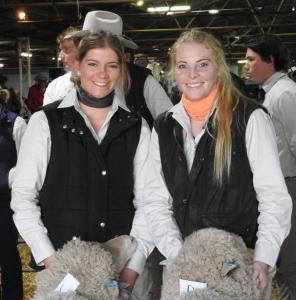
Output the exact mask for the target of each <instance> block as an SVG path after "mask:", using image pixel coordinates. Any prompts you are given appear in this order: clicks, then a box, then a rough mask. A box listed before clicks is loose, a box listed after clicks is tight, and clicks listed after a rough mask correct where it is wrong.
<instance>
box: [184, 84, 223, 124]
mask: <svg viewBox="0 0 296 300" xmlns="http://www.w3.org/2000/svg"><path fill="white" fill-rule="evenodd" d="M218 93H219V88H218V87H216V88H215V89H213V90H212V91H211V92H210V94H209V95H208V96H206V97H205V98H202V99H199V100H197V101H190V100H188V99H187V98H186V96H185V95H184V94H182V98H181V101H182V103H183V106H184V108H185V110H186V112H187V114H188V115H189V117H190V118H192V119H196V120H197V121H204V120H205V118H206V117H207V115H208V113H209V112H210V110H211V109H212V107H213V104H214V102H215V100H216V99H217V96H218Z"/></svg>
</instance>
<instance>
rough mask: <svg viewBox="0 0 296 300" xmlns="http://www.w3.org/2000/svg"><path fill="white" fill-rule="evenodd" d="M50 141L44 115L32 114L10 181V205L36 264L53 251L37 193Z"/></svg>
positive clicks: (44, 169) (41, 181) (43, 173)
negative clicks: (12, 179) (13, 175)
mask: <svg viewBox="0 0 296 300" xmlns="http://www.w3.org/2000/svg"><path fill="white" fill-rule="evenodd" d="M50 148H51V140H50V133H49V127H48V123H47V119H46V116H45V114H44V112H43V111H40V112H36V113H35V114H33V115H32V117H31V119H30V122H29V124H28V127H27V130H26V132H25V134H24V136H23V140H22V143H21V147H20V151H19V157H18V161H17V165H16V171H15V178H14V181H13V184H12V199H11V208H12V209H13V211H14V215H13V219H14V222H15V224H16V227H17V229H18V231H19V233H20V235H21V236H22V237H23V238H24V240H25V241H26V243H27V244H28V246H29V247H30V248H31V251H32V254H33V256H34V258H35V260H36V262H37V263H38V264H39V263H40V262H41V261H42V260H44V259H45V258H47V257H49V256H51V255H52V254H53V253H54V251H55V250H54V247H53V246H52V244H51V242H50V240H49V238H48V236H47V230H46V228H45V227H44V225H43V223H42V220H41V214H40V207H39V205H38V195H39V191H40V190H41V187H42V185H43V182H44V179H45V174H46V169H47V164H48V160H49V157H50Z"/></svg>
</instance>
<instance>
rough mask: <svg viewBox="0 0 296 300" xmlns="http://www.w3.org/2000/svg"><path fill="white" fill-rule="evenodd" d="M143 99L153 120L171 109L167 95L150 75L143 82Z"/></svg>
mask: <svg viewBox="0 0 296 300" xmlns="http://www.w3.org/2000/svg"><path fill="white" fill-rule="evenodd" d="M144 98H145V100H146V105H147V107H148V109H149V111H150V112H151V115H152V117H153V119H154V120H155V119H156V117H157V116H158V115H159V114H161V113H163V112H165V111H168V110H170V109H171V108H172V107H173V103H172V101H171V100H170V98H169V97H168V95H167V93H166V92H165V90H164V89H163V87H162V86H161V85H160V83H159V82H158V81H157V80H156V79H155V78H154V77H153V76H152V75H148V77H147V78H146V80H145V84H144Z"/></svg>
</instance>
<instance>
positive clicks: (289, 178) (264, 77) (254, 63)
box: [245, 34, 296, 299]
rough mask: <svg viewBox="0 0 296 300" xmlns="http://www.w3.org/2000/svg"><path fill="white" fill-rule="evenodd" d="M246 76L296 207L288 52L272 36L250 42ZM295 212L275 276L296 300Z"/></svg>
mask: <svg viewBox="0 0 296 300" xmlns="http://www.w3.org/2000/svg"><path fill="white" fill-rule="evenodd" d="M246 48H247V51H246V59H247V62H246V64H245V69H246V74H247V76H248V78H249V79H250V80H252V81H253V82H255V83H257V84H259V85H260V86H261V89H262V91H263V92H264V94H265V98H264V101H263V105H264V106H265V107H266V108H267V109H268V112H269V113H270V116H271V119H272V121H273V125H274V128H275V132H276V139H277V140H276V141H277V147H278V153H279V158H280V163H281V168H282V171H283V174H284V176H285V181H286V184H287V187H288V191H289V193H290V195H291V197H292V201H293V206H294V207H295V206H296V117H295V116H296V83H295V82H294V81H293V80H292V79H290V78H289V77H288V75H287V73H286V70H287V69H288V64H289V56H288V51H287V48H286V47H285V46H284V45H283V43H282V42H281V40H280V39H279V38H278V37H276V36H274V35H271V34H264V35H261V36H256V37H255V38H253V39H250V40H249V41H248V42H247V43H246ZM295 252H296V212H295V209H293V213H292V228H291V231H290V234H289V236H288V238H287V239H286V240H285V242H284V244H283V246H282V248H281V252H280V259H279V264H278V267H279V270H278V274H279V276H280V277H281V279H283V281H284V282H285V283H286V285H287V286H288V287H289V289H290V291H291V292H292V295H293V296H292V298H293V299H296V256H295Z"/></svg>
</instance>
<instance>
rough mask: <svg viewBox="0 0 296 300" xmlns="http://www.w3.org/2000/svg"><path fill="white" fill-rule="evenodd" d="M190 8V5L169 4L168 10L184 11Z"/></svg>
mask: <svg viewBox="0 0 296 300" xmlns="http://www.w3.org/2000/svg"><path fill="white" fill-rule="evenodd" d="M190 9H191V6H190V5H173V6H171V8H170V11H186V10H190Z"/></svg>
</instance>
